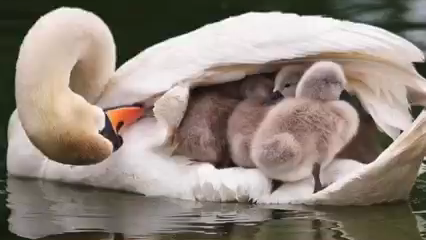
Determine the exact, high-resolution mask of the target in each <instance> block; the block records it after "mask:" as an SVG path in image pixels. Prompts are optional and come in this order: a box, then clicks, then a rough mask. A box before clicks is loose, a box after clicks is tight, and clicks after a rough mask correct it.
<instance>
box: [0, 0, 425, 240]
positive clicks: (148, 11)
mask: <svg viewBox="0 0 426 240" xmlns="http://www.w3.org/2000/svg"><path fill="white" fill-rule="evenodd" d="M63 5H65V6H79V7H83V8H85V9H88V10H92V11H95V12H96V13H97V14H99V15H100V16H101V17H102V18H103V19H104V20H105V21H106V22H107V24H108V25H109V26H110V27H111V30H112V32H113V34H114V36H115V40H116V43H117V46H118V54H119V59H118V63H119V65H120V64H121V63H123V62H124V61H125V60H127V59H129V58H131V57H132V56H134V55H136V54H137V53H138V52H139V51H141V50H143V49H144V48H146V47H148V46H150V45H152V44H154V43H157V42H159V41H162V40H165V39H167V38H169V37H173V36H176V35H178V34H182V33H184V32H187V31H190V30H193V29H195V28H197V27H199V26H202V25H204V24H206V23H209V22H213V21H217V20H220V19H223V18H225V17H227V16H230V15H235V14H240V13H244V12H247V11H268V10H280V11H285V12H296V13H299V14H321V15H326V16H332V17H336V18H345V19H349V20H353V21H362V22H366V23H370V24H374V25H378V26H381V27H384V28H386V29H388V30H390V31H392V32H395V33H397V34H400V35H402V36H404V37H406V38H408V39H410V40H411V41H413V42H415V43H416V44H417V45H418V46H419V47H421V48H423V49H426V1H425V0H345V1H341V0H321V1H318V0H311V1H308V0H305V1H300V0H285V1H282V0H262V1H259V0H244V1H242V0H232V1H231V0H215V1H198V3H197V2H196V1H183V0H181V1H176V0H162V1H111V2H107V1H95V0H92V1H82V0H73V1H59V0H50V1H47V0H43V1H42V0H39V1H23V0H19V1H18V0H16V1H5V2H3V3H2V5H1V7H0V34H1V38H0V49H1V51H0V52H1V54H0V72H1V76H2V79H1V81H0V93H1V95H0V98H1V101H0V107H1V111H0V126H1V127H0V136H1V139H0V151H1V152H0V153H1V154H2V156H5V154H6V152H5V150H6V146H7V142H6V131H7V128H6V126H7V120H8V117H9V115H10V113H11V111H12V110H13V109H14V107H15V106H14V96H13V94H14V89H13V77H14V65H15V61H16V57H17V52H18V49H19V44H20V43H21V41H22V38H23V36H24V35H25V33H26V31H27V30H28V29H29V27H30V26H31V25H32V24H33V22H34V21H35V20H36V19H37V18H38V17H39V16H40V15H42V14H43V13H45V12H47V11H49V10H51V9H53V8H55V7H58V6H63ZM417 67H418V70H419V71H420V73H422V74H425V73H426V67H425V66H424V65H423V64H421V65H417ZM1 170H2V173H1V174H2V175H3V176H2V177H1V179H3V181H1V182H0V185H1V186H0V236H1V239H37V238H41V239H99V240H100V239H116V240H118V239H234V240H236V239H271V240H274V239H324V240H329V239H356V240H364V239H365V240H367V239H368V240H370V239H374V240H381V239H386V240H388V239H398V240H399V239H422V237H423V238H424V239H426V230H425V229H426V179H425V178H419V179H418V182H417V184H416V187H415V188H414V189H413V192H412V196H411V201H410V203H402V204H393V205H387V206H376V207H362V208H360V207H358V208H346V207H345V208H342V207H337V208H333V207H327V208H324V207H322V208H295V207H289V206H268V207H265V206H263V207H262V206H252V205H247V204H217V203H196V202H189V201H180V200H176V199H163V198H145V197H142V196H139V195H133V194H126V193H118V192H110V191H103V190H97V189H92V188H82V187H75V186H67V185H63V184H57V183H47V182H42V181H34V180H20V179H14V178H9V179H8V178H6V176H5V170H4V161H3V164H1Z"/></svg>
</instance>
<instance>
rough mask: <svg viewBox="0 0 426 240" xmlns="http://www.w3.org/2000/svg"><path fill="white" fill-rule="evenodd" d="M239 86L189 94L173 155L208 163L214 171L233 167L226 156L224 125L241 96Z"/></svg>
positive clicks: (221, 86) (215, 88)
mask: <svg viewBox="0 0 426 240" xmlns="http://www.w3.org/2000/svg"><path fill="white" fill-rule="evenodd" d="M239 86H240V83H234V82H231V83H225V84H220V85H217V86H214V87H199V88H196V89H194V90H192V92H191V97H190V99H189V103H188V107H187V110H186V112H185V116H184V118H183V119H182V122H181V123H180V125H179V127H178V128H177V130H176V132H175V134H174V137H173V143H172V145H174V146H175V149H174V150H173V155H184V156H186V157H189V158H191V159H192V160H194V161H197V162H208V163H211V164H213V165H215V166H216V167H217V168H225V167H228V166H230V165H231V164H232V161H231V159H230V157H229V153H228V147H227V140H226V124H227V120H228V118H229V115H230V114H231V113H232V111H233V110H234V108H235V107H236V105H237V104H238V102H239V101H240V96H239V94H238V93H235V94H234V95H235V96H233V92H235V91H238V89H239Z"/></svg>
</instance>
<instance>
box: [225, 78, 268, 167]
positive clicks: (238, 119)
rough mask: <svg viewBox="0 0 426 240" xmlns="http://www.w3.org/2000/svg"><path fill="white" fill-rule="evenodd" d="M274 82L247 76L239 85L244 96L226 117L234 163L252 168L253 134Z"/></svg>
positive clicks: (266, 107)
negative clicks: (227, 117) (251, 149)
mask: <svg viewBox="0 0 426 240" xmlns="http://www.w3.org/2000/svg"><path fill="white" fill-rule="evenodd" d="M273 88H274V83H273V81H272V80H270V79H269V78H266V77H264V76H261V75H254V76H250V77H247V78H246V79H245V80H244V82H243V83H242V85H241V92H242V95H243V96H244V97H245V99H244V100H243V101H241V102H240V103H239V104H238V105H237V107H236V108H235V109H234V111H233V112H232V114H231V116H230V117H229V119H228V129H227V137H228V144H229V151H230V155H231V158H232V161H233V162H234V164H235V165H237V166H240V167H246V168H254V167H256V165H255V164H254V163H253V161H252V160H251V157H250V148H251V141H252V138H253V134H254V132H255V131H256V129H257V127H258V125H259V123H260V122H261V121H262V119H263V117H264V116H265V113H266V112H267V111H268V109H269V105H268V102H269V101H270V98H271V94H272V90H273Z"/></svg>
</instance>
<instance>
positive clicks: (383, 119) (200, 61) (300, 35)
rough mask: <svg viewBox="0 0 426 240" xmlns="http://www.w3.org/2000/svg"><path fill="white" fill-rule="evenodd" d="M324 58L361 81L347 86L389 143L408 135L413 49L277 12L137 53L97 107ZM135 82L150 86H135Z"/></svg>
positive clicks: (371, 29) (333, 23)
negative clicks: (267, 65)
mask: <svg viewBox="0 0 426 240" xmlns="http://www.w3.org/2000/svg"><path fill="white" fill-rule="evenodd" d="M330 56H331V57H332V58H335V59H337V61H338V62H340V63H342V64H343V65H344V69H345V72H347V73H348V74H349V75H351V77H353V79H357V80H358V81H360V82H362V84H358V85H357V84H356V83H352V84H350V87H351V88H353V91H354V92H355V93H356V94H357V96H358V97H359V98H360V100H361V102H363V104H364V107H365V108H366V110H367V111H368V112H369V113H370V114H371V115H372V116H373V118H374V119H375V121H376V122H377V123H378V125H379V127H380V128H381V129H382V130H384V131H385V132H386V133H387V134H388V135H390V136H391V137H393V138H395V137H396V136H397V135H398V134H399V130H404V129H407V127H408V126H409V125H410V124H411V122H412V119H411V115H410V112H409V110H410V106H409V104H408V101H407V92H406V91H407V90H406V86H411V87H413V88H415V89H421V91H423V92H425V93H426V81H425V79H423V78H422V77H421V76H420V75H419V74H418V73H417V72H416V70H415V69H414V67H413V65H412V63H413V62H421V61H424V55H423V52H422V51H421V50H420V49H419V48H417V47H416V46H415V45H413V44H412V43H411V42H409V41H407V40H405V39H404V38H402V37H399V36H397V35H395V34H393V33H391V32H388V31H386V30H384V29H381V28H378V27H375V26H370V25H366V24H361V23H353V22H350V21H341V20H337V19H333V18H328V17H321V16H299V15H297V14H285V13H280V12H262V13H261V12H250V13H246V14H242V15H239V16H234V17H230V18H227V19H225V20H222V21H219V22H215V23H211V24H207V25H205V26H203V27H201V28H199V29H197V30H194V31H192V32H189V33H187V34H183V35H181V36H178V37H174V38H171V39H168V40H166V41H164V42H161V43H159V44H156V45H154V46H152V47H150V48H148V49H146V50H144V51H142V52H141V53H140V54H139V55H137V56H136V57H135V58H133V59H132V60H131V61H128V62H127V63H125V64H124V65H123V66H122V67H120V68H119V69H118V70H117V72H116V74H115V76H114V77H113V80H112V81H111V85H112V87H109V88H107V91H105V92H104V94H103V98H102V99H101V101H100V104H101V105H108V102H106V101H109V102H111V103H114V104H125V103H128V102H135V101H140V100H143V99H140V98H141V96H140V95H139V94H138V92H141V91H142V92H145V93H146V92H147V89H146V88H149V90H150V91H151V92H152V93H156V92H161V91H165V90H168V89H169V88H170V87H171V86H173V85H175V84H176V83H178V82H182V81H184V80H187V81H189V82H193V83H194V84H195V83H197V84H198V83H206V84H207V83H210V84H211V83H218V82H223V81H232V80H238V79H241V78H242V77H244V76H245V75H246V74H251V73H253V72H256V71H259V70H260V69H261V68H262V66H264V65H265V63H273V62H279V61H282V60H297V59H298V60H301V61H303V60H308V59H310V58H311V59H313V58H315V57H317V60H319V59H323V58H327V57H330ZM345 59H346V60H349V61H346V62H345ZM364 60H367V61H364ZM357 61H360V62H359V63H357ZM238 65H240V66H242V65H244V66H249V67H245V68H239V67H235V66H238ZM233 66H234V68H233ZM142 80H144V81H149V82H152V84H143V85H141V84H139V81H142ZM147 85H148V86H147ZM141 86H144V88H145V89H143V90H142V89H140V88H141ZM123 95H125V96H126V99H125V100H123V98H122V96H123ZM144 97H146V96H144ZM103 99H107V100H106V101H102V100H103ZM120 101H127V102H120Z"/></svg>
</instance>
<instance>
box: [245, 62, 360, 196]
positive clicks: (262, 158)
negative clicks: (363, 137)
mask: <svg viewBox="0 0 426 240" xmlns="http://www.w3.org/2000/svg"><path fill="white" fill-rule="evenodd" d="M345 84H346V78H345V76H344V73H343V69H342V68H341V67H340V66H339V65H337V64H335V63H333V62H317V63H315V64H313V65H312V66H311V67H310V68H309V69H308V70H307V71H306V72H305V73H304V74H303V76H302V78H301V80H300V82H299V83H298V85H297V88H296V94H295V95H296V96H295V98H286V99H284V100H282V101H281V102H280V103H278V104H276V105H275V106H274V107H273V108H271V110H270V111H268V113H267V114H266V116H265V118H264V119H263V121H262V122H261V123H260V125H259V127H258V129H257V131H256V132H255V134H254V137H253V141H252V148H251V157H252V160H253V162H254V163H255V164H256V166H257V167H258V168H259V169H260V170H261V171H262V172H263V173H264V174H266V175H267V176H268V177H270V178H272V179H277V180H281V181H284V182H286V181H297V180H300V179H303V178H306V177H308V176H309V175H311V174H312V175H313V177H314V181H315V189H314V192H317V191H319V190H321V189H322V184H321V181H320V178H319V175H320V168H321V167H325V166H327V165H328V164H329V163H330V162H331V161H332V160H333V158H334V156H335V155H336V154H337V153H338V152H339V151H340V150H341V149H342V148H343V147H344V146H345V145H346V144H347V143H349V142H350V140H351V139H352V138H353V136H354V135H355V134H356V132H357V130H358V126H359V117H358V113H357V112H356V110H355V109H354V108H353V107H352V106H351V105H350V104H348V103H347V102H344V101H340V100H338V99H339V96H340V94H341V93H342V91H343V90H344V88H345Z"/></svg>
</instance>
